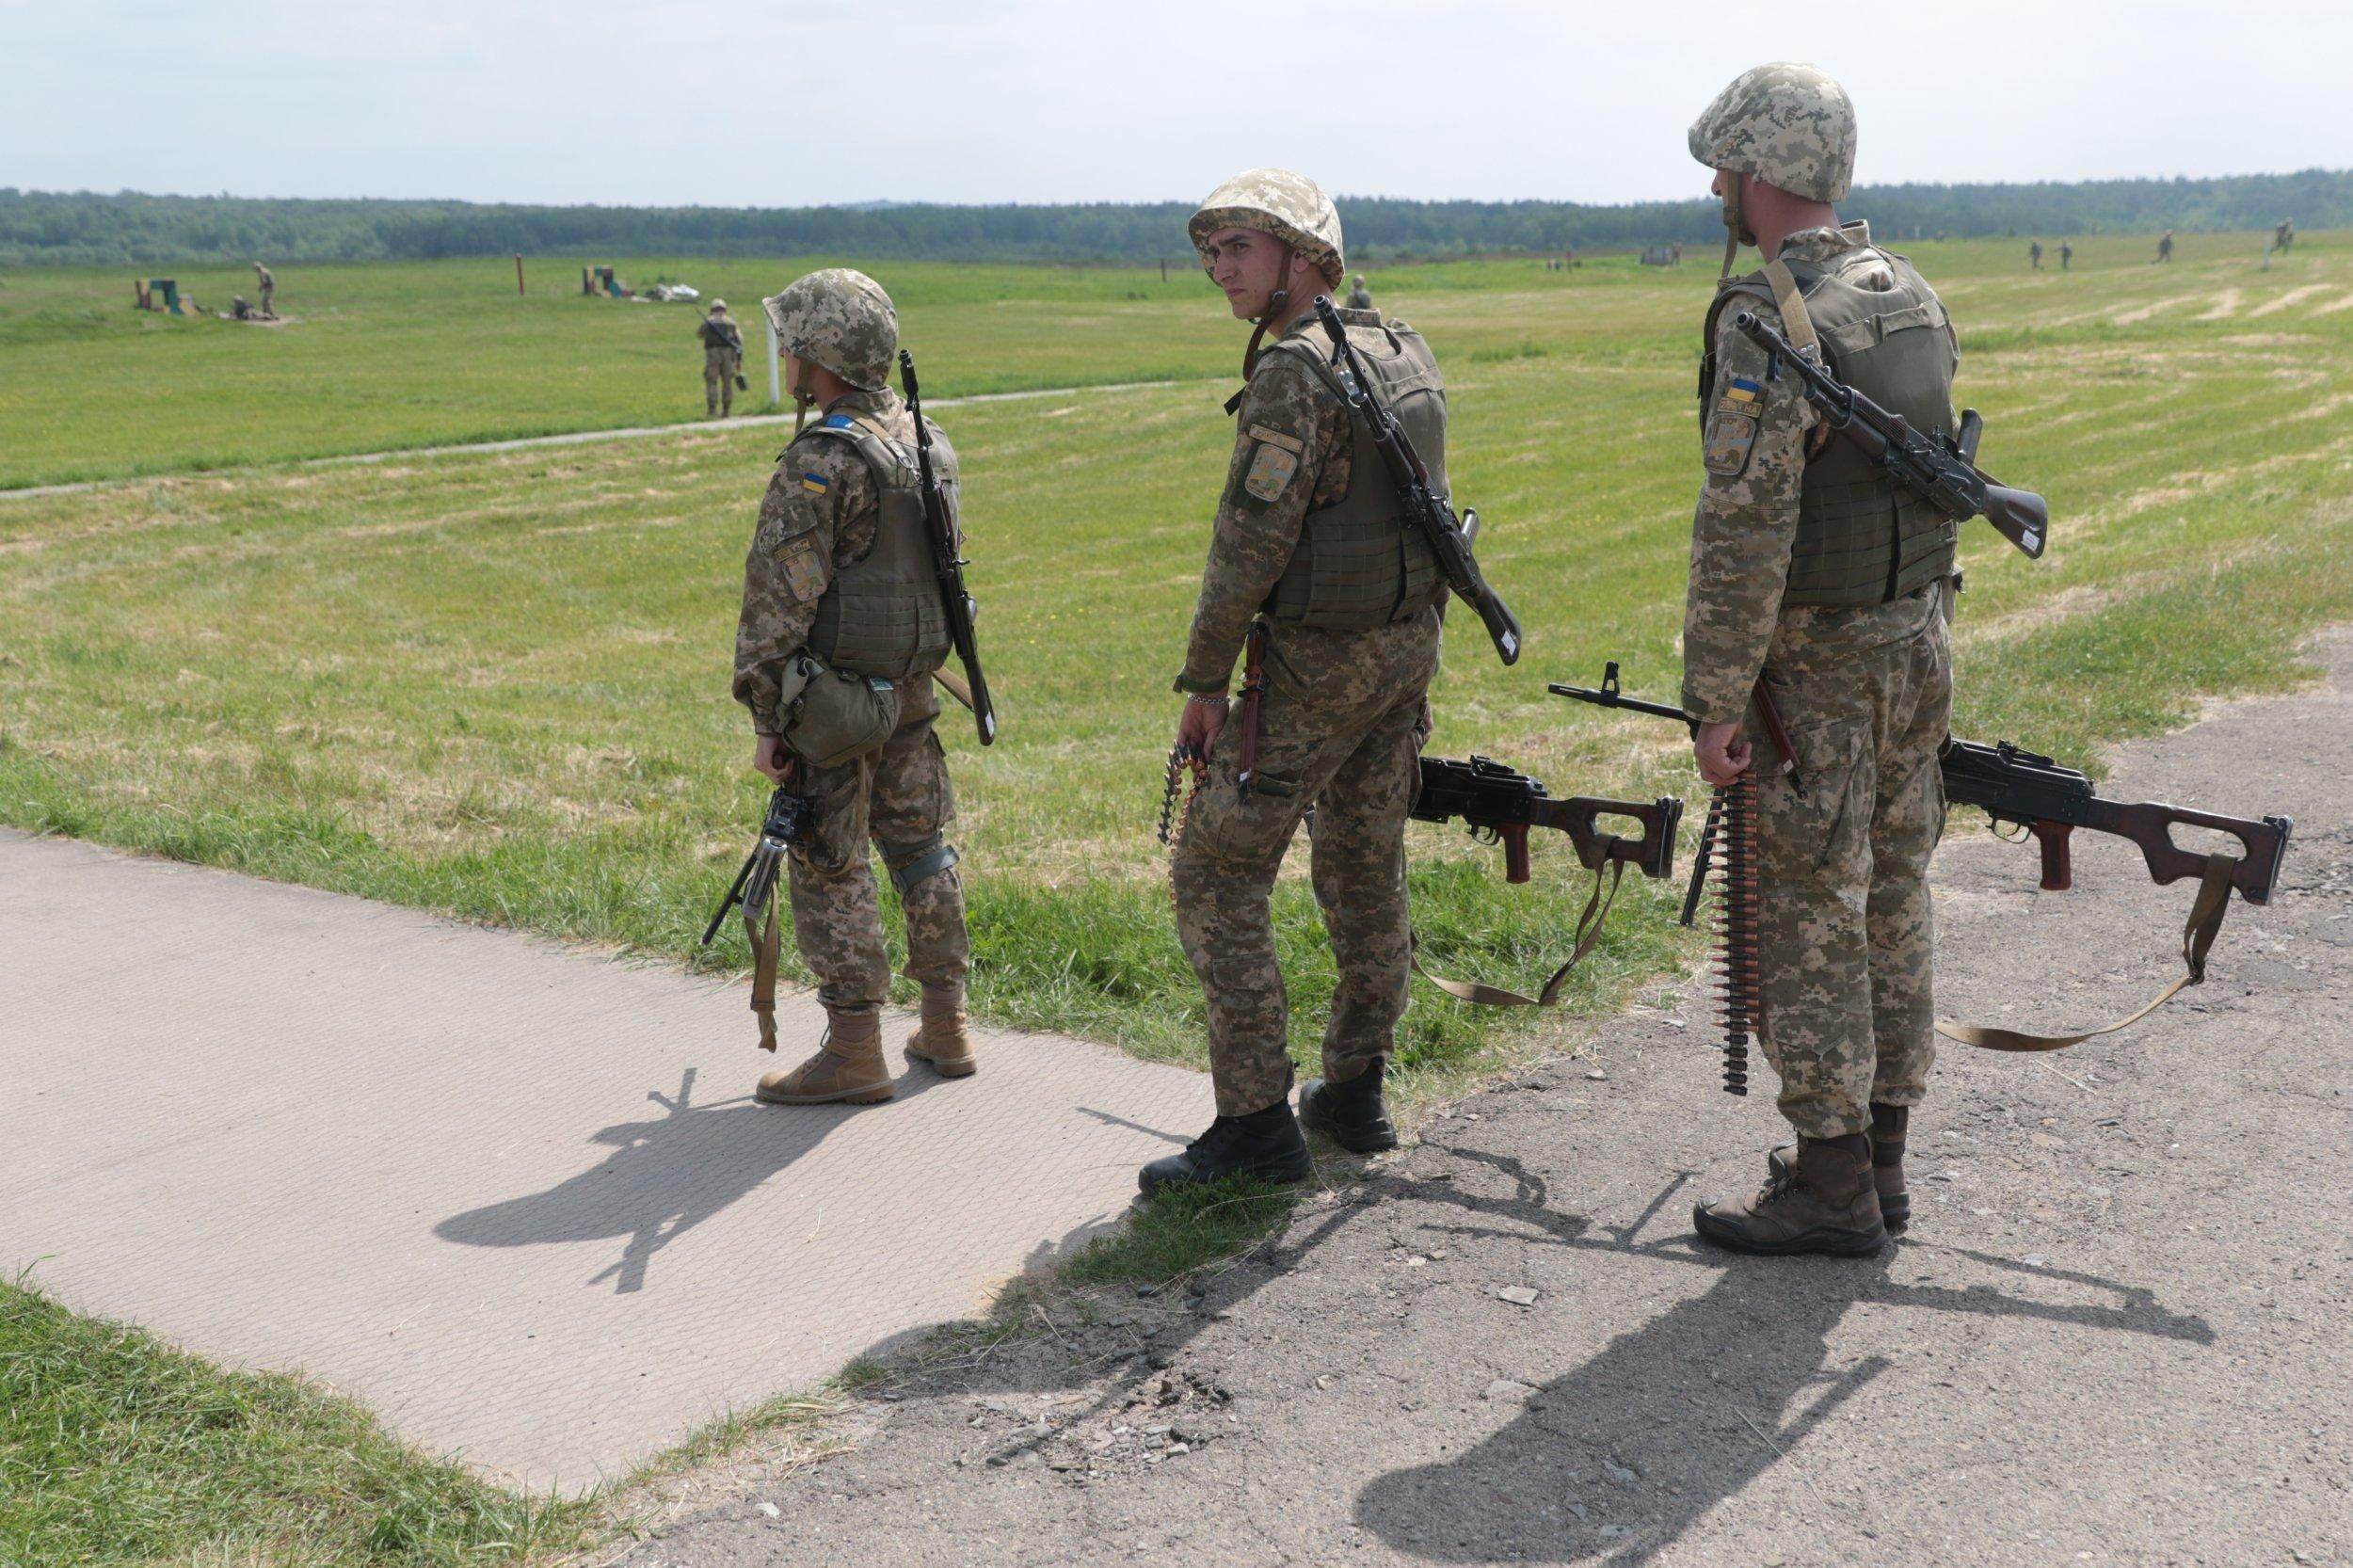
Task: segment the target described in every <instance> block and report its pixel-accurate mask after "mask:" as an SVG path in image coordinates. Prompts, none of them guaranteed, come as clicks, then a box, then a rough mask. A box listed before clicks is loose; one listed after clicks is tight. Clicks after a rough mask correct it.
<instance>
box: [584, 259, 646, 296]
mask: <svg viewBox="0 0 2353 1568" xmlns="http://www.w3.org/2000/svg"><path fill="white" fill-rule="evenodd" d="M580 292H581V293H583V294H584V295H589V296H596V295H600V294H601V295H605V296H609V297H611V298H614V299H627V298H629V297H630V296H632V295H633V294H635V293H636V291H635V290H634V289H632V288H631V287H630V286H629V285H628V284H627V283H624V282H622V281H621V280H619V279H618V278H616V277H614V276H613V269H612V268H611V267H609V266H584V267H582V268H581V269H580Z"/></svg>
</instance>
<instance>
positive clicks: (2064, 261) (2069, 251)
mask: <svg viewBox="0 0 2353 1568" xmlns="http://www.w3.org/2000/svg"><path fill="white" fill-rule="evenodd" d="M2074 259H2075V242H2074V241H2073V240H2061V241H2059V270H2060V271H2061V272H2065V271H2066V270H2067V269H2068V264H2069V263H2071V262H2073V260H2074Z"/></svg>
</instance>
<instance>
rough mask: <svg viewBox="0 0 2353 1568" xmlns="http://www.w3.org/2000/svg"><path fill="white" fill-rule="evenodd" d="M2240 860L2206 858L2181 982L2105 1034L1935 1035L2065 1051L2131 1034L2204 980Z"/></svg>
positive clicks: (2185, 933) (1946, 1031) (1944, 1021)
mask: <svg viewBox="0 0 2353 1568" xmlns="http://www.w3.org/2000/svg"><path fill="white" fill-rule="evenodd" d="M2237 864H2238V861H2237V860H2236V859H2235V858H2233V856H2228V855H2220V854H2217V855H2209V856H2206V873H2205V876H2204V878H2203V879H2202V880H2201V881H2200V883H2199V884H2198V901H2197V902H2196V903H2195V904H2191V905H2190V909H2189V923H2188V924H2186V925H2185V926H2184V927H2183V928H2182V967H2183V968H2184V970H2185V973H2184V974H2183V975H2182V977H2181V978H2180V979H2179V980H2176V981H2175V982H2174V983H2173V984H2170V985H2168V986H2167V987H2166V988H2165V989H2164V990H2162V991H2159V992H2158V993H2157V995H2156V999H2155V1000H2153V1001H2152V1002H2150V1003H2149V1005H2148V1006H2146V1007H2144V1008H2142V1009H2141V1010H2140V1011H2139V1012H2137V1013H2135V1014H2133V1015H2132V1016H2130V1017H2125V1018H2119V1019H2117V1020H2116V1022H2114V1023H2112V1024H2109V1025H2108V1026H2107V1027H2106V1028H2105V1029H2089V1030H2086V1031H2085V1032H2083V1033H2081V1034H2022V1033H2020V1032H2017V1031H2015V1030H2008V1029H1983V1028H1979V1027H1978V1026H1977V1025H1975V1024H1957V1023H1954V1022H1953V1021H1952V1020H1951V1019H1949V1018H1939V1019H1938V1020H1937V1021H1936V1032H1938V1033H1939V1034H1942V1035H1944V1036H1945V1038H1946V1039H1947V1040H1958V1041H1960V1042H1961V1044H1962V1045H1964V1046H1980V1047H1983V1048H1985V1049H1987V1050H2009V1051H2036V1050H2064V1049H2066V1048H2068V1047H2069V1046H2073V1045H2080V1044H2082V1043H2083V1042H2084V1041H2086V1040H2091V1039H2096V1038H2098V1037H2099V1036H2100V1035H2103V1034H2113V1033H2115V1032H2117V1031H2118V1030H2120V1029H2130V1028H2131V1027H2132V1026H2133V1025H2135V1024H2137V1023H2138V1022H2140V1020H2141V1019H2143V1018H2145V1017H2147V1016H2149V1015H2150V1014H2152V1013H2154V1012H2155V1011H2156V1010H2157V1009H2158V1008H2160V1007H2163V1006H2164V1005H2165V1004H2166V1003H2167V1002H2169V1001H2171V1000H2173V998H2174V996H2175V995H2176V994H2177V993H2179V992H2180V991H2182V990H2184V989H2185V988H2186V987H2188V986H2192V985H2196V984H2200V983H2201V982H2202V981H2203V980H2204V979H2205V978H2206V951H2207V950H2208V949H2209V948H2211V947H2213V946H2214V937H2215V933H2216V932H2217V931H2219V930H2221V929H2222V916H2223V914H2224V912H2225V911H2227V910H2228V909H2229V908H2230V907H2231V868H2232V867H2233V866H2235V865H2237Z"/></svg>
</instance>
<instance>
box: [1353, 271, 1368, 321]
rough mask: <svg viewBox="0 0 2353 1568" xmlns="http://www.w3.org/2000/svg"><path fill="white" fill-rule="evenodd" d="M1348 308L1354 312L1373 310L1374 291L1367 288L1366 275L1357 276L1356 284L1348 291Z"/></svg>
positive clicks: (1359, 274)
mask: <svg viewBox="0 0 2353 1568" xmlns="http://www.w3.org/2000/svg"><path fill="white" fill-rule="evenodd" d="M1348 308H1349V309H1350V310H1352V311H1369V310H1371V309H1372V291H1371V290H1370V289H1369V288H1367V287H1365V275H1364V274H1363V273H1361V272H1360V273H1358V274H1356V280H1355V283H1354V285H1353V287H1351V288H1350V289H1349V291H1348Z"/></svg>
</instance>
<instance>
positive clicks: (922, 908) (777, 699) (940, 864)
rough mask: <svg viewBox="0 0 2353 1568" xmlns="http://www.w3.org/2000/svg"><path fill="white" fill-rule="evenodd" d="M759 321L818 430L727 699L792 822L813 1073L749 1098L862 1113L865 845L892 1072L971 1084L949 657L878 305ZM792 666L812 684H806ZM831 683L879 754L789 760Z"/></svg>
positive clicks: (800, 1073)
mask: <svg viewBox="0 0 2353 1568" xmlns="http://www.w3.org/2000/svg"><path fill="white" fill-rule="evenodd" d="M763 303H764V304H765V305H766V307H767V312H768V319H769V320H770V322H772V323H773V324H774V325H775V327H776V342H777V344H778V354H779V356H780V357H781V358H782V360H783V361H784V374H785V376H786V378H787V385H788V386H789V387H790V389H791V392H792V400H793V403H794V406H795V408H796V409H797V410H799V411H800V412H801V413H802V414H803V415H804V416H806V414H807V412H808V410H809V409H811V408H814V409H815V410H816V411H817V413H818V416H819V417H818V418H817V420H816V422H815V423H814V424H808V426H807V428H806V429H801V430H798V431H796V433H795V435H794V437H793V440H792V444H791V445H790V446H788V447H787V448H786V449H785V452H784V456H782V457H781V458H780V459H778V461H777V464H776V474H775V476H774V477H773V478H772V479H771V480H770V481H769V484H768V494H767V498H766V499H765V500H764V501H763V502H762V503H761V504H760V526H759V530H758V532H757V533H756V534H754V536H753V537H752V548H751V552H750V554H749V555H748V557H746V559H745V561H744V611H743V618H742V620H741V622H740V623H739V625H738V627H737V630H736V637H735V696H736V700H737V701H739V702H741V703H743V704H744V706H745V707H746V708H748V709H750V710H751V715H752V729H753V733H754V735H755V737H756V740H755V744H754V751H753V758H752V765H753V766H754V767H755V768H757V769H758V770H759V771H760V773H761V774H763V775H764V776H767V777H769V778H772V779H775V780H776V781H777V782H779V783H789V784H790V785H791V786H792V790H793V792H795V793H796V794H798V795H800V796H801V797H802V798H803V799H804V800H805V801H807V802H808V827H807V829H806V831H805V832H804V834H803V835H802V837H801V840H800V841H798V842H797V843H795V844H794V845H793V846H792V858H791V864H790V872H789V883H788V887H789V895H790V898H791V902H792V932H793V937H794V940H795V941H796V943H797V944H798V946H799V949H800V954H801V962H802V963H804V964H805V965H807V966H808V969H809V972H810V973H811V974H813V975H815V976H816V977H817V984H818V989H817V995H818V999H819V1000H821V1001H823V1002H824V1008H825V1019H826V1029H825V1035H824V1040H823V1041H821V1042H820V1044H819V1048H818V1050H817V1053H816V1054H815V1055H814V1056H811V1057H810V1058H809V1059H808V1061H806V1062H804V1063H802V1064H800V1065H799V1066H797V1067H795V1068H793V1069H792V1071H790V1072H776V1073H770V1074H768V1075H767V1076H766V1077H765V1078H762V1079H761V1080H760V1087H759V1090H758V1092H757V1096H756V1097H758V1098H759V1099H761V1100H765V1101H767V1102H769V1103H771V1104H776V1105H815V1104H821V1103H824V1102H826V1101H833V1100H846V1101H849V1102H851V1103H853V1104H858V1105H865V1104H871V1103H873V1102H875V1101H878V1100H887V1099H888V1098H889V1097H890V1096H891V1093H892V1082H891V1072H890V1068H889V1067H888V1064H886V1063H885V1061H884V1058H883V1048H882V1018H881V1013H882V1005H883V999H884V996H885V994H886V992H887V991H888V986H889V983H890V966H889V960H888V956H887V954H886V953H885V952H884V950H883V934H882V916H881V912H880V907H879V905H878V904H877V901H876V894H875V887H874V874H873V870H872V866H871V864H870V863H869V859H868V848H867V845H868V842H869V840H872V845H873V848H874V851H875V852H877V853H879V854H880V855H881V856H882V861H883V866H884V868H885V869H886V870H887V871H888V872H889V873H890V880H891V884H892V886H894V887H895V888H898V891H899V898H900V902H901V904H903V905H904V910H905V914H906V934H907V966H906V972H907V974H908V975H909V976H910V977H911V978H913V979H914V980H916V981H918V982H920V984H921V985H922V987H923V1009H922V1025H921V1027H920V1029H919V1030H917V1031H916V1032H915V1034H914V1035H913V1036H912V1037H911V1038H910V1039H909V1040H908V1041H907V1046H906V1052H907V1055H908V1057H909V1058H911V1059H912V1060H914V1061H918V1062H922V1063H926V1064H929V1065H930V1066H931V1067H932V1068H933V1069H934V1070H935V1071H936V1072H938V1073H939V1074H940V1075H941V1076H942V1077H946V1078H966V1077H969V1076H970V1075H971V1074H972V1072H973V1071H974V1068H975V1063H974V1061H973V1056H972V1044H971V1040H970V1038H969V1037H968V1034H967V1032H966V1024H965V1013H964V979H965V972H966V970H967V968H968V967H969V960H970V952H971V944H970V940H969V937H968V935H967V933H966V929H965V919H964V888H963V883H962V882H961V881H960V880H959V878H958V877H957V874H956V871H955V867H956V862H957V856H956V851H955V848H954V846H952V845H951V844H950V843H949V842H948V841H947V839H946V838H945V836H944V835H945V830H946V828H947V825H948V824H949V823H951V822H952V821H953V820H954V818H955V795H954V792H953V790H952V787H951V785H950V783H949V779H948V764H947V760H946V759H945V757H943V755H942V754H941V751H940V746H939V739H938V737H937V736H936V734H935V733H934V732H933V727H934V723H935V721H936V719H937V718H938V716H939V698H938V696H937V694H936V691H935V690H934V686H933V680H932V672H933V671H935V670H936V669H938V668H939V667H940V665H941V664H942V663H943V662H944V661H945V659H946V656H947V652H948V648H949V643H950V639H949V633H948V630H947V621H946V618H945V616H944V615H943V613H942V609H941V604H940V590H939V582H938V579H937V578H936V576H935V575H934V566H933V561H932V555H931V546H930V539H929V536H928V534H927V533H926V532H925V522H924V514H923V498H922V490H921V487H920V483H919V481H918V476H917V468H916V456H915V439H916V438H915V423H914V420H913V418H912V416H911V415H910V414H909V413H908V411H907V407H906V405H905V404H904V402H902V401H901V400H900V398H899V395H898V394H897V393H896V392H892V391H891V390H890V387H889V383H888V374H889V366H890V360H891V355H892V353H893V352H894V351H895V350H896V349H897V347H898V343H899V322H898V315H897V312H895V311H894V310H893V308H892V306H891V303H890V296H888V294H885V293H884V292H883V289H882V285H880V284H879V283H877V282H875V281H874V280H872V278H869V277H867V276H866V275H865V274H863V273H860V272H853V271H850V270H848V269H846V268H828V269H826V270H824V271H821V272H812V273H810V274H808V276H807V277H805V278H802V279H800V280H798V281H796V282H794V283H793V284H792V287H790V288H788V289H786V290H785V291H784V292H783V293H782V294H779V295H777V296H775V297H773V298H771V299H768V300H766V301H764V302H763ZM931 440H932V466H933V470H934V472H935V473H936V475H937V477H938V480H939V483H940V486H941V488H942V490H943V492H944V494H945V498H946V500H947V503H948V506H949V515H950V518H951V520H953V519H954V516H955V507H956V495H957V488H956V457H955V453H954V452H953V451H952V449H951V448H950V447H949V445H948V439H947V437H946V436H945V435H943V434H941V433H940V432H939V430H938V429H937V427H936V426H934V427H933V428H932V434H931ZM803 656H808V657H813V658H814V659H815V660H817V661H819V662H820V663H821V664H822V665H823V670H822V671H821V672H819V673H817V674H816V675H815V676H814V678H813V679H811V678H810V676H809V670H808V665H807V664H804V663H803V662H802V661H803ZM833 672H846V673H847V674H849V675H851V676H854V677H856V678H858V680H856V681H855V682H852V683H851V684H852V685H853V687H854V688H855V690H856V692H858V693H861V694H862V693H865V692H867V691H870V690H872V689H874V688H875V686H876V683H879V684H880V686H881V687H882V688H883V689H887V691H888V694H889V697H888V700H889V702H890V703H891V704H892V705H895V711H896V714H897V718H896V723H895V726H892V725H889V724H888V723H886V725H885V727H884V731H883V733H884V734H885V735H887V737H888V738H887V739H882V740H881V741H880V744H879V745H878V746H876V747H875V748H874V749H872V750H870V751H867V752H865V753H864V754H862V755H858V756H855V757H852V758H849V759H847V760H824V757H823V755H822V751H823V750H830V749H832V748H831V747H829V746H828V747H824V748H821V750H820V754H819V755H816V756H809V755H801V754H800V753H799V750H798V749H797V748H798V747H799V746H800V745H801V744H802V730H803V728H806V727H807V723H808V715H807V713H806V712H805V709H806V707H807V704H808V701H809V700H810V699H809V696H808V695H807V694H808V693H810V692H813V691H821V690H823V689H824V683H825V682H827V681H834V682H836V683H837V685H838V684H839V676H838V675H837V674H835V673H833ZM795 693H800V694H803V695H802V696H798V697H796V696H794V694H795ZM812 744H814V743H812ZM767 1033H769V1034H770V1035H771V1037H772V1036H773V1032H767ZM764 1043H766V1042H764Z"/></svg>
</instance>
